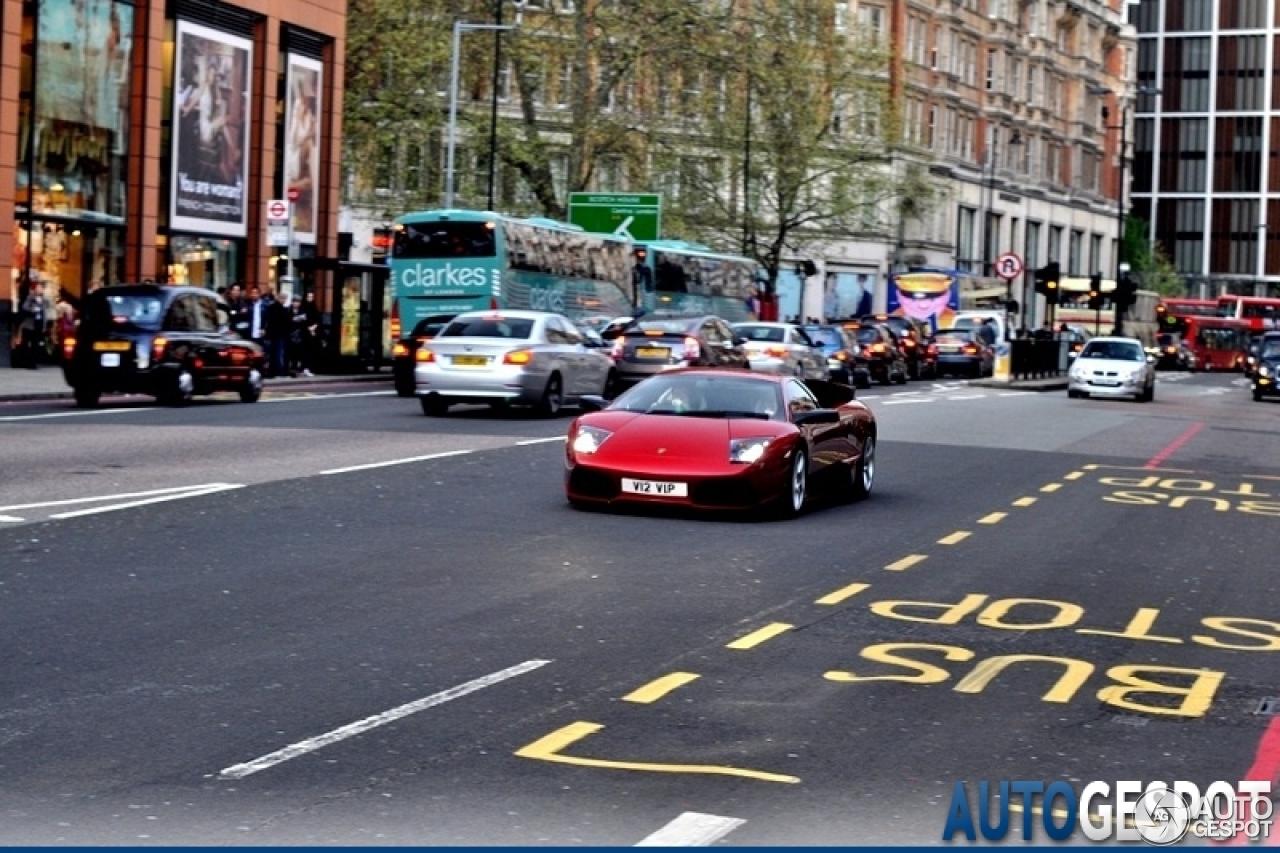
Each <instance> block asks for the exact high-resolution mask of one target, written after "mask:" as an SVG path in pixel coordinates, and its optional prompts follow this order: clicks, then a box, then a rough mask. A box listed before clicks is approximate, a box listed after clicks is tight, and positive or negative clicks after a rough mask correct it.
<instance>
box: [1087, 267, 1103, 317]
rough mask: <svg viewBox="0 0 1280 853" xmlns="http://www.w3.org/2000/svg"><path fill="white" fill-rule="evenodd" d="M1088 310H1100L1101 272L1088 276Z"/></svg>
mask: <svg viewBox="0 0 1280 853" xmlns="http://www.w3.org/2000/svg"><path fill="white" fill-rule="evenodd" d="M1089 310H1090V311H1101V310H1102V273H1098V272H1096V273H1094V274H1093V275H1091V276H1089Z"/></svg>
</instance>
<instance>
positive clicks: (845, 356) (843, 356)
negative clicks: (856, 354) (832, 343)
mask: <svg viewBox="0 0 1280 853" xmlns="http://www.w3.org/2000/svg"><path fill="white" fill-rule="evenodd" d="M848 360H849V353H847V352H845V351H844V350H840V352H838V353H836V361H848Z"/></svg>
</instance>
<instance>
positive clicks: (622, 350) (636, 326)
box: [604, 314, 749, 383]
mask: <svg viewBox="0 0 1280 853" xmlns="http://www.w3.org/2000/svg"><path fill="white" fill-rule="evenodd" d="M604 334H605V336H606V337H613V336H614V335H616V337H613V351H612V353H611V354H612V356H613V363H614V365H615V367H616V368H617V371H618V378H619V379H620V380H621V381H622V382H624V383H629V382H639V381H640V380H642V379H648V378H649V377H650V376H653V375H655V374H658V373H663V372H665V371H667V370H674V369H676V368H679V367H747V366H749V363H748V361H747V355H746V353H745V352H744V351H743V349H742V339H741V338H740V337H739V336H737V335H736V334H734V331H733V329H732V327H730V326H729V324H728V323H726V322H725V321H724V320H721V319H720V318H719V317H678V316H663V315H661V314H649V315H647V316H644V317H640V318H638V319H636V320H635V321H634V322H632V323H631V324H630V325H627V326H625V327H624V328H622V329H621V330H617V329H615V328H612V327H611V329H610V330H606V332H605V333H604Z"/></svg>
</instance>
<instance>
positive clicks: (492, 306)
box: [489, 296, 498, 311]
mask: <svg viewBox="0 0 1280 853" xmlns="http://www.w3.org/2000/svg"><path fill="white" fill-rule="evenodd" d="M489 310H490V311H497V310H498V297H496V296H490V297H489Z"/></svg>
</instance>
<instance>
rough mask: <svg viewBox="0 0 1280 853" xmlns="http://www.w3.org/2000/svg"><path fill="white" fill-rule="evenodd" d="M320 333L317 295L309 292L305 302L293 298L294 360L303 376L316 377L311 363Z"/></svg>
mask: <svg viewBox="0 0 1280 853" xmlns="http://www.w3.org/2000/svg"><path fill="white" fill-rule="evenodd" d="M319 331H320V310H319V309H318V308H316V295H315V292H314V291H311V290H308V291H307V296H306V299H305V300H303V299H299V298H298V297H296V296H295V297H294V298H293V360H294V363H295V364H296V365H297V367H298V369H299V370H300V371H301V372H302V375H303V376H314V375H315V374H314V373H312V372H311V363H312V361H313V360H314V354H315V343H316V338H317V335H318V333H319Z"/></svg>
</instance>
